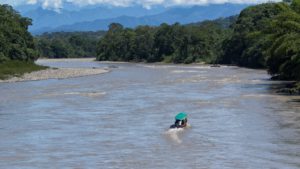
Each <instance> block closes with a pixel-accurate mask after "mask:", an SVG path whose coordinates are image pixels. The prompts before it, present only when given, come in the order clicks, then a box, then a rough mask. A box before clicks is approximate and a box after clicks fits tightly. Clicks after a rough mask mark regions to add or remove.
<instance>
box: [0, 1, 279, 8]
mask: <svg viewBox="0 0 300 169" xmlns="http://www.w3.org/2000/svg"><path fill="white" fill-rule="evenodd" d="M269 1H270V0H0V4H10V5H13V6H18V5H26V4H28V5H30V4H41V6H42V7H43V8H44V9H60V8H63V4H64V3H65V2H69V3H73V4H75V5H78V6H87V5H95V4H102V5H111V6H123V7H126V6H132V5H141V6H143V7H145V8H151V6H154V5H162V6H188V5H207V4H222V3H239V4H243V3H245V4H257V3H263V2H269ZM273 1H280V0H273Z"/></svg>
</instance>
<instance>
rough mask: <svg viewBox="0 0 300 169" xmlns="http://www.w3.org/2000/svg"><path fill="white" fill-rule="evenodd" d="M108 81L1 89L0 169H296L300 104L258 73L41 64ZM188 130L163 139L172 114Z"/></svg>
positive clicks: (299, 158) (38, 83)
mask: <svg viewBox="0 0 300 169" xmlns="http://www.w3.org/2000/svg"><path fill="white" fill-rule="evenodd" d="M42 64H44V65H50V66H54V67H108V66H110V67H111V65H115V67H116V68H111V69H112V71H111V72H109V73H106V74H101V75H93V76H85V77H79V78H70V79H63V80H56V79H49V80H42V81H29V82H17V83H0V93H1V95H0V168H3V169H23V168H24V169H25V168H26V169H31V168H33V169H35V168H36V169H41V168H43V169H46V168H78V169H79V168H104V169H119V168H124V169H140V168H144V169H158V168H159V169H161V168H166V169H168V168H170V169H183V168H189V169H193V168H195V169H202V168H203V169H223V168H224V169H226V168H243V169H257V168H264V169H268V168H278V169H282V168H300V97H299V96H284V95H279V94H276V93H275V90H276V88H277V87H278V86H279V85H280V84H281V82H273V81H269V80H268V79H269V76H268V75H267V73H266V72H265V71H264V70H251V69H245V68H238V67H226V66H224V67H221V68H211V67H209V66H201V65H152V64H130V63H114V64H112V63H100V62H92V61H90V62H87V61H86V62H80V61H62V62H51V61H44V62H42ZM181 111H184V112H187V113H188V117H189V123H190V125H191V128H188V129H185V130H184V131H180V132H176V133H174V132H169V131H168V127H169V126H170V125H171V124H172V123H173V122H174V117H175V115H176V114H177V113H178V112H181Z"/></svg>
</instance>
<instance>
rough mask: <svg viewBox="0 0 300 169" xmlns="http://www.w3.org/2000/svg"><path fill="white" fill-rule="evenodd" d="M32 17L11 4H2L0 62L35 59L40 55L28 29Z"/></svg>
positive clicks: (0, 10) (0, 9) (0, 7)
mask: <svg viewBox="0 0 300 169" xmlns="http://www.w3.org/2000/svg"><path fill="white" fill-rule="evenodd" d="M29 25H31V19H29V18H25V17H22V16H21V15H20V14H19V13H18V12H16V11H15V10H14V9H13V8H12V7H11V6H9V5H0V62H4V61H7V60H21V61H33V60H34V59H36V58H37V57H38V52H37V51H36V49H35V45H34V41H33V37H32V36H31V34H30V33H29V32H28V31H27V29H28V26H29Z"/></svg>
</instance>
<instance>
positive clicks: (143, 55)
mask: <svg viewBox="0 0 300 169" xmlns="http://www.w3.org/2000/svg"><path fill="white" fill-rule="evenodd" d="M235 20H236V17H230V18H225V19H218V20H214V21H204V22H201V23H194V24H189V25H180V24H179V23H175V24H173V25H168V24H161V25H160V26H158V27H150V26H139V27H137V28H135V29H130V28H124V27H123V26H122V25H121V24H118V23H112V24H111V25H110V26H109V30H108V32H107V33H106V34H105V36H104V37H103V38H101V39H100V41H99V43H98V47H97V60H100V61H101V60H111V61H134V62H162V61H163V62H167V63H193V62H205V63H214V62H215V61H216V59H217V56H219V55H220V54H221V51H222V42H223V41H224V40H225V39H226V38H228V37H229V36H230V35H231V32H232V30H231V29H229V25H230V24H232V23H233V22H234V21H235Z"/></svg>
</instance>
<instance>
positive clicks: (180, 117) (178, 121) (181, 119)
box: [170, 112, 187, 128]
mask: <svg viewBox="0 0 300 169" xmlns="http://www.w3.org/2000/svg"><path fill="white" fill-rule="evenodd" d="M186 126H187V114H186V113H184V112H181V113H178V114H177V115H176V116H175V123H174V124H172V125H171V126H170V128H185V127H186Z"/></svg>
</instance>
